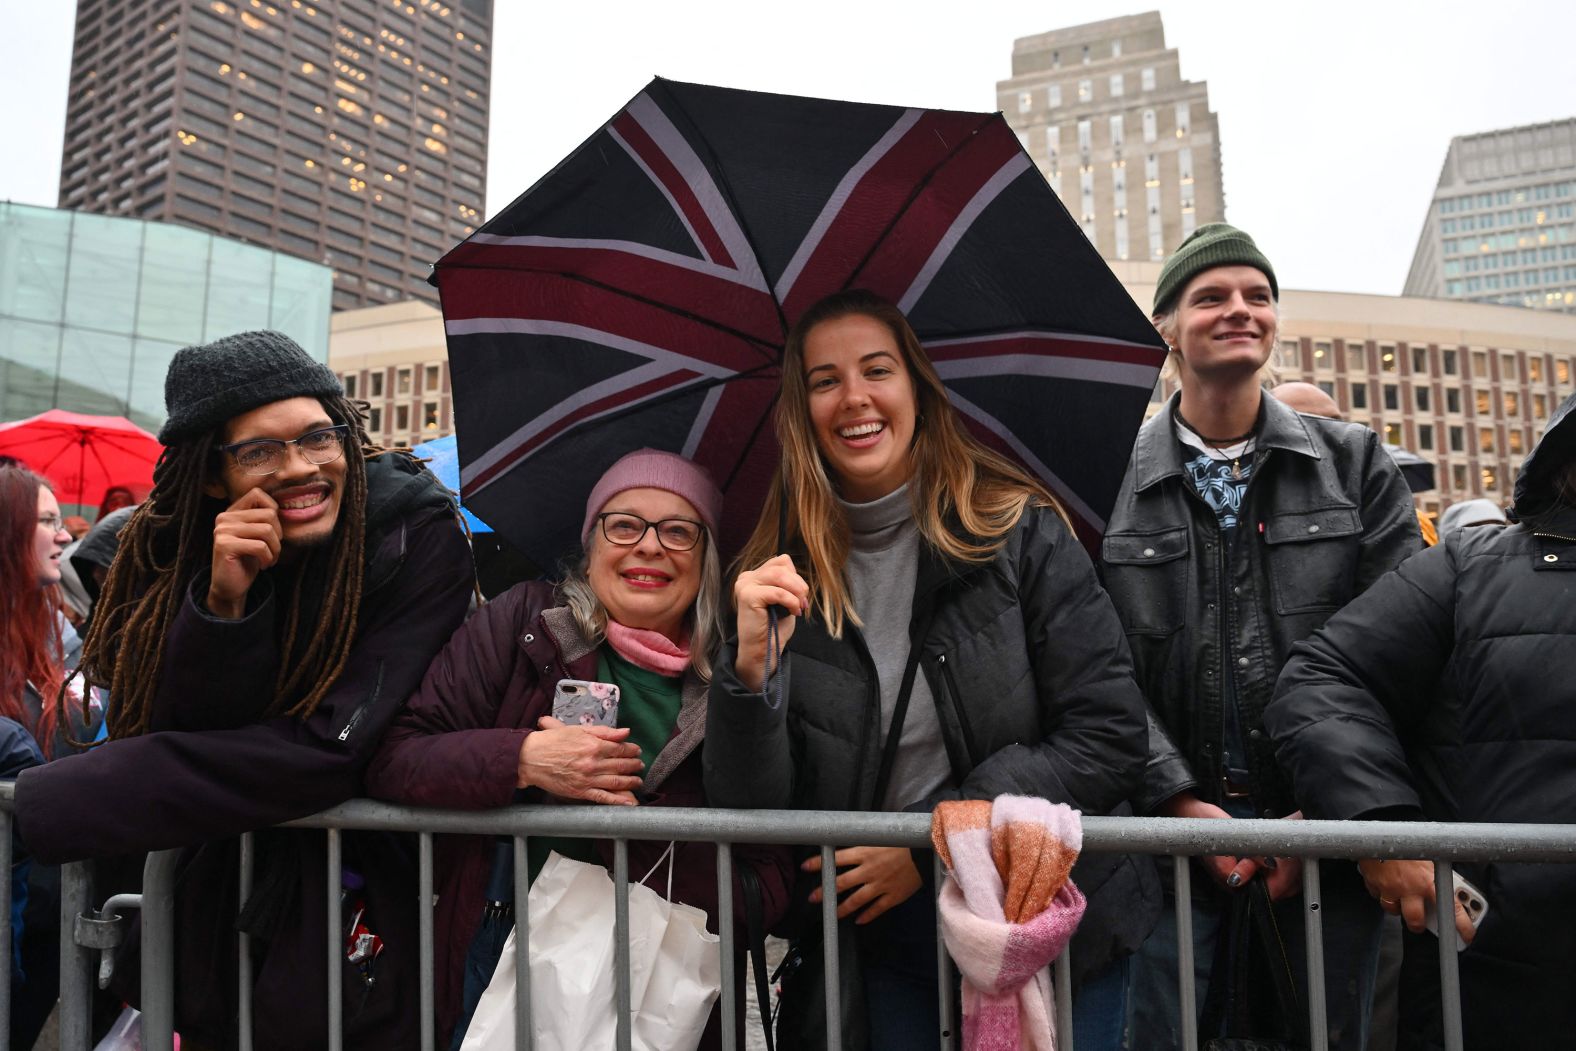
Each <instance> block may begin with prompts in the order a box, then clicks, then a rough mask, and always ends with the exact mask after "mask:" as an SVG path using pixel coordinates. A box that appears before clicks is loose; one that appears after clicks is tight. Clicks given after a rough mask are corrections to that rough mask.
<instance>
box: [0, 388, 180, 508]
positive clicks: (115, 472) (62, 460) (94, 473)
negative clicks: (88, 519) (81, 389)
mask: <svg viewBox="0 0 1576 1051" xmlns="http://www.w3.org/2000/svg"><path fill="white" fill-rule="evenodd" d="M162 452H164V446H162V445H160V444H159V440H158V439H157V438H155V437H154V436H153V435H151V434H149V433H148V432H147V431H145V430H143V429H142V428H141V427H138V426H137V425H136V424H135V423H132V422H131V421H130V420H128V419H126V418H125V417H124V416H87V415H84V414H82V413H79V412H67V411H65V410H64V409H50V410H49V411H48V412H43V413H39V414H38V415H37V416H32V417H29V418H28V419H25V420H18V421H16V422H15V423H0V456H10V457H13V458H15V459H17V460H19V461H21V462H22V463H23V464H25V465H26V466H28V467H30V468H32V469H33V470H35V471H37V472H38V473H39V474H41V475H43V476H44V477H45V478H47V479H48V480H49V483H50V484H51V485H53V486H54V488H55V498H56V499H57V500H59V501H60V502H61V503H63V504H92V505H95V506H96V505H97V504H98V502H99V501H100V500H101V499H102V498H103V496H104V494H105V492H106V491H107V490H108V489H110V488H112V487H114V486H122V487H124V488H127V489H130V490H131V491H132V493H133V494H134V495H135V496H137V497H138V498H141V497H143V496H146V495H147V492H148V490H149V489H150V488H152V486H153V465H154V464H156V463H158V461H159V455H160V454H161V453H162Z"/></svg>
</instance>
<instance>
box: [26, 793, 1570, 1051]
mask: <svg viewBox="0 0 1576 1051" xmlns="http://www.w3.org/2000/svg"><path fill="white" fill-rule="evenodd" d="M11 806H12V803H11V786H10V785H8V784H0V862H3V864H0V891H3V892H4V893H5V894H6V895H9V891H10V878H11V867H10V864H9V860H10V850H11V835H10V831H11V814H10V809H11ZM286 827H291V828H302V829H323V830H325V834H326V836H327V837H328V865H327V871H326V872H325V874H324V875H325V879H326V880H327V888H328V895H327V897H328V915H327V932H328V936H327V944H326V946H325V951H326V952H327V954H328V961H329V969H328V974H329V975H330V976H331V978H332V976H335V975H337V974H338V973H339V968H340V967H341V965H342V962H343V954H344V942H343V939H342V935H341V924H340V919H341V917H340V915H339V912H340V888H341V885H342V884H341V876H342V873H341V871H340V861H341V853H340V833H341V831H342V830H348V829H376V830H384V831H397V832H411V833H415V834H416V835H417V839H418V887H419V895H420V926H419V940H420V945H419V950H418V951H419V961H420V969H421V987H420V1003H419V1012H420V1022H421V1033H422V1038H421V1039H422V1048H423V1051H431V1049H432V1048H433V1046H434V1040H435V1039H436V1037H435V1031H434V1030H435V1026H434V1011H435V1004H434V980H433V979H434V976H433V959H434V951H433V934H434V932H433V915H432V914H433V904H434V902H433V862H432V847H433V840H432V837H433V836H434V835H435V834H445V833H464V834H476V835H486V836H495V837H496V836H507V837H512V839H513V845H514V858H515V865H514V882H515V887H514V897H515V909H516V913H515V915H516V921H517V927H516V953H517V956H516V958H517V960H520V961H527V960H528V959H529V935H530V925H529V890H530V888H529V871H528V867H527V864H526V857H527V847H528V842H529V840H530V838H531V837H535V836H552V837H567V838H593V839H603V840H611V841H612V843H613V858H614V867H613V868H614V870H613V878H614V887H615V897H614V901H615V909H614V945H615V953H616V956H615V960H614V1000H615V1010H616V1018H617V1034H616V1040H617V1043H616V1047H617V1048H618V1049H619V1051H628V1049H629V1048H630V1047H631V1037H632V1033H631V1030H632V1013H631V1004H630V999H631V997H630V983H629V940H628V929H629V927H628V925H629V914H628V908H629V855H628V844H629V842H630V841H632V840H635V841H653V840H654V841H668V840H678V841H682V842H709V843H714V844H716V845H717V846H718V851H717V881H718V882H717V890H718V915H719V916H720V917H724V918H727V917H731V916H732V915H733V879H732V873H733V859H732V852H731V847H732V845H733V844H741V843H748V844H780V843H790V844H800V845H811V844H818V845H819V846H820V851H821V860H822V868H821V891H822V906H821V908H822V913H821V915H822V929H823V934H824V937H823V939H822V946H823V950H822V951H823V953H824V954H825V955H824V967H823V969H824V976H825V996H826V1002H827V1011H826V1019H827V1032H826V1046H827V1047H828V1048H830V1049H833V1051H838V1049H840V1048H841V1031H840V1020H841V1017H840V1016H841V1004H840V1001H839V998H840V990H841V988H842V986H841V983H840V982H839V975H838V966H839V960H838V954H837V953H836V952H835V951H834V950H835V947H836V945H837V943H838V939H837V924H838V921H837V917H836V903H837V894H836V889H835V880H836V875H837V874H836V870H835V867H834V865H833V863H832V861H833V852H834V851H835V849H836V848H838V847H841V846H854V845H861V846H896V847H926V846H928V845H929V844H930V819H929V818H928V817H927V816H926V815H923V814H906V813H897V814H884V813H841V812H826V811H748V810H711V809H705V810H699V809H683V808H677V807H650V808H638V807H636V808H626V807H587V806H569V807H548V806H527V807H510V808H506V809H502V810H494V811H447V810H421V809H415V808H410V807H399V806H392V805H389V804H384V803H378V802H374V801H371V800H354V801H351V802H348V803H345V804H343V805H341V806H338V807H335V808H333V809H332V810H328V811H325V812H323V813H321V814H317V815H314V816H312V817H309V818H303V819H301V820H299V821H294V822H290V823H289V824H288V826H286ZM1083 849H1084V851H1085V852H1086V853H1120V854H1150V855H1169V856H1171V858H1172V865H1173V870H1174V880H1175V884H1174V889H1175V895H1176V900H1177V901H1178V902H1181V903H1183V904H1184V905H1185V904H1186V903H1187V902H1188V901H1189V900H1190V888H1191V877H1192V872H1191V870H1190V868H1189V863H1188V862H1189V858H1191V857H1195V856H1201V855H1222V854H1224V855H1234V856H1241V857H1248V856H1253V857H1261V856H1275V857H1300V858H1302V859H1303V860H1304V861H1305V862H1317V861H1319V860H1322V859H1358V858H1391V859H1396V858H1426V859H1431V860H1433V862H1434V865H1435V868H1434V878H1435V883H1436V892H1437V898H1436V906H1435V907H1436V917H1437V919H1438V921H1439V922H1438V928H1439V929H1440V930H1442V931H1445V932H1447V935H1448V932H1449V931H1450V930H1451V929H1452V928H1453V924H1454V917H1453V911H1452V910H1453V888H1452V872H1453V863H1454V862H1456V861H1504V862H1555V861H1566V862H1569V861H1573V860H1576V825H1531V824H1525V825H1482V824H1442V823H1434V822H1372V821H1345V822H1341V821H1277V820H1246V819H1245V820H1232V821H1219V820H1201V819H1182V818H1109V817H1087V818H1084V819H1083ZM178 856H179V851H174V850H171V851H162V852H158V853H155V854H151V855H149V859H148V864H147V868H146V871H145V874H144V882H143V891H142V895H141V908H142V924H143V934H142V957H141V959H142V990H141V991H142V1012H143V1014H142V1026H143V1030H142V1038H143V1044H142V1046H143V1047H144V1048H145V1049H147V1051H167V1049H170V1048H171V1047H172V1046H173V1043H172V1033H173V1028H174V1018H175V1014H174V1003H175V992H176V990H175V987H174V927H173V923H174V908H173V906H174V888H173V876H174V869H175V860H176V858H177V857H178ZM252 859H253V850H252V846H251V837H250V836H245V837H242V850H241V866H240V868H241V871H240V872H239V873H238V878H239V880H240V881H241V886H242V890H243V893H242V898H241V900H242V901H245V900H246V888H247V887H249V885H250V881H251V877H252V872H251V868H252ZM936 877H937V885H938V886H939V884H940V878H941V870H940V866H939V862H938V863H937V868H936ZM127 897H128V896H124V895H122V896H118V898H117V899H116V900H118V901H120V903H121V904H122V905H125V904H128V902H126V900H125V899H126V898H127ZM0 900H5V901H8V900H9V897H6V898H4V899H0ZM92 901H93V896H92V887H91V876H90V874H89V869H88V866H86V865H81V864H77V865H66V866H63V868H62V879H61V957H60V958H61V965H60V969H61V982H60V988H61V1005H60V1006H61V1021H60V1028H61V1033H60V1047H61V1049H62V1051H87V1048H88V1041H89V1036H90V1034H89V1031H88V1030H89V1015H90V1008H91V993H92V982H93V963H94V961H93V959H92V950H91V948H90V945H91V944H92V939H91V938H88V939H84V938H83V937H82V935H81V934H80V933H79V932H80V929H81V927H82V921H84V920H87V921H97V920H101V919H103V917H102V916H101V915H100V914H99V913H97V912H95V911H94V910H93V905H92ZM1301 902H1302V911H1303V916H1304V921H1305V931H1306V962H1307V971H1308V1012H1309V1018H1308V1021H1309V1029H1310V1037H1311V1047H1312V1048H1313V1049H1314V1051H1326V1048H1327V1045H1328V1036H1327V1028H1326V1018H1325V1006H1324V1005H1325V991H1324V968H1323V936H1322V931H1323V926H1322V911H1321V904H1322V898H1321V888H1320V880H1319V866H1318V865H1317V864H1311V863H1310V864H1304V866H1303V869H1302V898H1301ZM108 911H110V910H108V909H106V910H105V912H106V913H107V912H108ZM1176 923H1177V927H1178V938H1177V941H1178V946H1179V954H1178V955H1179V959H1178V975H1177V977H1178V988H1179V993H1180V1002H1181V1004H1182V1006H1183V1009H1182V1017H1181V1033H1182V1039H1183V1044H1184V1047H1185V1048H1186V1051H1197V1047H1198V1034H1197V1023H1196V1017H1195V1011H1194V1010H1193V1009H1192V1008H1193V1006H1194V1005H1195V998H1194V992H1195V991H1194V983H1193V974H1194V969H1193V951H1192V948H1193V946H1192V934H1191V913H1190V909H1188V908H1186V907H1182V908H1178V909H1177V915H1176ZM719 927H720V930H719V931H718V935H719V939H720V942H721V946H720V948H721V985H722V991H721V1010H722V1018H723V1021H724V1024H723V1026H722V1032H723V1047H724V1048H725V1049H727V1051H734V1049H735V1048H737V1047H738V1046H739V1041H740V1039H741V1037H740V1034H739V1033H738V1032H736V1027H735V1025H734V1024H733V1019H734V1018H735V1017H736V1007H737V1003H736V996H737V990H736V984H737V983H736V981H735V962H736V961H735V953H734V944H735V931H734V929H733V928H734V925H733V924H732V923H731V922H721V923H720V924H719ZM9 931H10V915H9V909H6V908H0V935H4V936H5V937H4V938H0V945H8V944H9V941H8V938H9ZM84 941H87V942H88V944H83V943H84ZM937 943H938V952H937V959H938V962H939V966H938V973H937V987H938V990H939V994H940V1001H941V1005H942V1012H941V1032H940V1033H939V1034H938V1043H939V1044H940V1046H942V1047H954V1046H956V1044H957V1035H958V1032H959V1029H958V1025H957V1021H958V1019H957V1007H958V1005H957V1004H956V1002H955V997H954V990H955V987H956V983H957V979H956V976H955V973H954V971H953V969H952V967H951V963H950V960H949V958H948V956H947V952H946V947H945V944H944V943H943V942H942V940H941V938H940V935H939V925H938V937H937ZM247 963H248V954H247V952H246V948H245V943H244V937H243V942H242V949H241V956H240V961H239V964H240V972H239V973H240V989H239V991H238V992H239V1003H240V1005H241V1006H240V1012H239V1021H240V1024H241V1028H240V1045H239V1046H240V1047H241V1048H242V1049H243V1051H244V1049H249V1048H251V1046H252V1040H251V1026H250V1022H251V995H250V994H251V975H250V972H249V968H248V967H247ZM1053 968H1054V969H1053V975H1054V985H1055V989H1056V999H1057V1005H1056V1007H1057V1009H1056V1018H1057V1029H1058V1033H1057V1046H1059V1047H1061V1048H1064V1049H1066V1051H1071V1049H1072V1048H1073V1037H1072V997H1071V991H1070V982H1069V976H1070V974H1071V961H1070V958H1069V953H1067V952H1064V953H1063V954H1062V955H1061V956H1060V957H1059V958H1058V959H1057V960H1056V961H1055V963H1054V965H1053ZM9 971H10V953H9V952H0V1021H5V1020H7V1019H8V1017H9V1016H8V1014H7V1013H6V1011H7V1010H8V1007H9V988H10V982H9ZM1439 972H1440V983H1441V993H1442V1001H1443V1012H1444V1019H1443V1022H1444V1040H1445V1047H1446V1049H1447V1051H1460V1048H1461V1047H1462V1035H1461V997H1460V982H1459V975H1458V972H1457V959H1456V949H1455V939H1454V938H1451V937H1448V936H1447V937H1444V938H1441V939H1439ZM515 974H516V983H517V984H516V1001H515V1003H516V1026H517V1028H516V1032H517V1046H518V1047H520V1048H524V1049H531V1048H533V1046H534V1040H533V1038H532V1034H531V1024H530V1021H531V1020H530V1004H531V992H530V980H531V979H530V967H529V966H528V965H527V966H519V967H517V968H516V971H515ZM327 985H328V988H327V990H326V994H325V995H326V998H327V1002H328V1018H329V1032H328V1034H327V1040H326V1044H327V1046H328V1047H329V1048H330V1049H331V1051H339V1049H340V1048H341V1047H342V1046H343V1035H342V1023H343V1003H342V1001H341V998H342V996H343V991H342V987H341V985H340V983H339V982H338V981H337V980H330V981H329V982H328V983H327ZM762 1009H763V1010H765V1011H769V1009H770V1008H769V1005H762ZM5 1039H6V1038H5V1027H4V1026H3V1025H0V1051H4V1041H5Z"/></svg>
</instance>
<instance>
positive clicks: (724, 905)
mask: <svg viewBox="0 0 1576 1051" xmlns="http://www.w3.org/2000/svg"><path fill="white" fill-rule="evenodd" d="M675 849H677V846H675ZM717 934H718V937H719V938H720V939H721V945H720V946H719V949H720V951H721V952H722V1051H736V1049H737V1048H738V1046H739V1033H738V1028H737V1027H736V1026H735V1025H734V1019H735V1018H737V1017H738V1011H739V1004H738V999H739V998H738V996H737V990H735V989H734V974H733V971H734V967H733V960H734V957H733V847H732V846H731V845H729V844H727V843H718V844H717ZM761 1017H763V1018H770V1017H771V1005H769V1004H762V1005H761ZM744 1024H745V1025H746V1026H748V1025H749V1024H750V1017H749V1012H745V1016H744Z"/></svg>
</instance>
